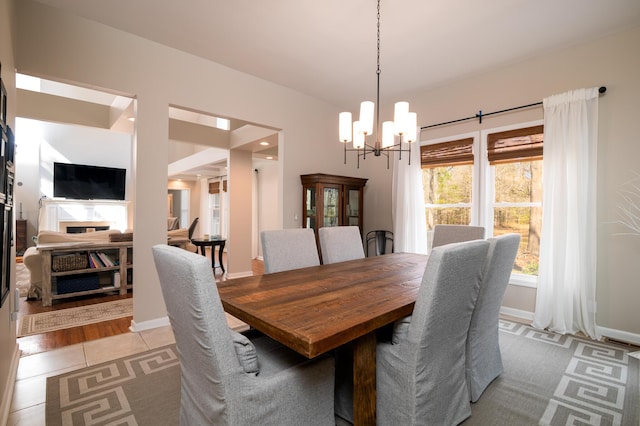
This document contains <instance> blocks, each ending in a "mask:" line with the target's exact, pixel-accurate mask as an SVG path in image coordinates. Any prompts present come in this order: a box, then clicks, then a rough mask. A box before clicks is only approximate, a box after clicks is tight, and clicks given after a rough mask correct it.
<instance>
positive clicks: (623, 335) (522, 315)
mask: <svg viewBox="0 0 640 426" xmlns="http://www.w3.org/2000/svg"><path fill="white" fill-rule="evenodd" d="M500 313H501V314H504V315H509V316H511V317H514V318H519V319H522V320H527V321H529V322H531V321H533V312H529V311H523V310H521V309H514V308H507V307H505V306H502V307H500ZM596 331H597V332H598V334H600V335H601V336H602V337H608V338H610V339H614V340H617V341H619V342H626V343H630V344H633V345H636V346H640V334H638V333H630V332H628V331H624V330H616V329H613V328H607V327H601V326H599V325H596Z"/></svg>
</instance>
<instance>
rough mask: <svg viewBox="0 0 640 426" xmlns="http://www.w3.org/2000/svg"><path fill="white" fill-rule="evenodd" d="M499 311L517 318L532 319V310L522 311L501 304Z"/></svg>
mask: <svg viewBox="0 0 640 426" xmlns="http://www.w3.org/2000/svg"><path fill="white" fill-rule="evenodd" d="M500 313H501V314H503V315H509V316H512V317H515V318H518V319H523V320H527V321H529V322H531V321H533V312H529V311H523V310H521V309H514V308H507V307H505V306H502V307H501V308H500Z"/></svg>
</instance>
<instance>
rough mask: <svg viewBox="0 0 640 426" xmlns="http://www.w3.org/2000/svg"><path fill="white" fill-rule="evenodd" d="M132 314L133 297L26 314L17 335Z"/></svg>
mask: <svg viewBox="0 0 640 426" xmlns="http://www.w3.org/2000/svg"><path fill="white" fill-rule="evenodd" d="M132 315H133V299H132V298H127V299H121V300H114V301H111V302H103V303H95V304H93V305H86V306H79V307H77V308H68V309H60V310H57V311H50V312H42V313H39V314H31V315H24V316H23V317H21V318H20V320H19V321H18V330H17V337H23V336H29V335H31V334H40V333H46V332H48V331H56V330H62V329H65V328H71V327H79V326H81V325H87V324H95V323H98V322H102V321H109V320H112V319H116V318H124V317H128V316H132Z"/></svg>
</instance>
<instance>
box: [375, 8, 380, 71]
mask: <svg viewBox="0 0 640 426" xmlns="http://www.w3.org/2000/svg"><path fill="white" fill-rule="evenodd" d="M377 48H378V69H377V70H376V74H380V73H381V71H380V0H378V45H377Z"/></svg>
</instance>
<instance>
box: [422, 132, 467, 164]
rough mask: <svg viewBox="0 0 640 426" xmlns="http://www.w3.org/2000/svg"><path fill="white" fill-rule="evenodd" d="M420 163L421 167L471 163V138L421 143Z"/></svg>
mask: <svg viewBox="0 0 640 426" xmlns="http://www.w3.org/2000/svg"><path fill="white" fill-rule="evenodd" d="M420 164H421V165H422V167H423V168H427V167H446V166H460V165H465V164H473V138H465V139H458V140H455V141H448V142H442V143H436V144H432V145H423V146H421V147H420Z"/></svg>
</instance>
